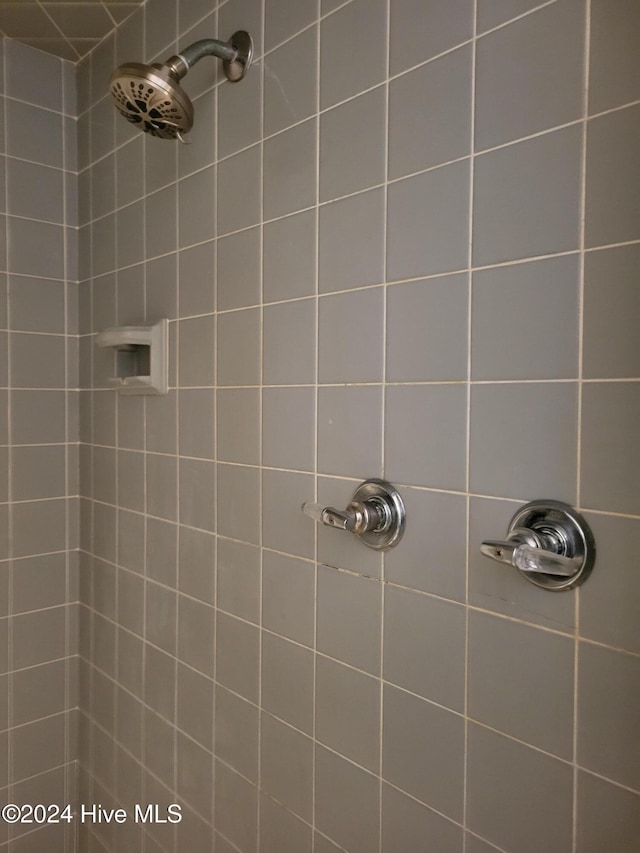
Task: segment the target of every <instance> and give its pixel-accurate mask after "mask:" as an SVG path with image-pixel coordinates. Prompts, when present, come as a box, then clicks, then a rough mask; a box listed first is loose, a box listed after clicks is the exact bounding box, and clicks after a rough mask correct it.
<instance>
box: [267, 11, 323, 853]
mask: <svg viewBox="0 0 640 853" xmlns="http://www.w3.org/2000/svg"><path fill="white" fill-rule="evenodd" d="M316 12H317V21H316V22H315V27H316V33H315V35H316V68H315V71H316V92H315V96H316V97H315V105H314V106H315V120H316V148H315V187H314V190H315V197H314V202H315V204H314V207H313V209H314V211H315V213H314V217H315V229H314V232H315V233H314V250H315V259H314V260H315V264H314V279H315V280H314V293H313V298H314V300H315V306H314V307H315V324H314V334H315V346H314V350H315V351H314V356H315V359H314V376H313V384H314V391H313V395H314V399H313V406H314V430H313V495H314V500H315V501H318V467H319V461H318V460H319V455H318V448H319V435H318V406H319V391H318V383H319V379H320V300H319V298H318V297H319V290H320V237H319V233H320V227H319V226H320V79H321V74H322V61H321V56H322V27H321V25H320V19H321V17H322V0H316ZM262 381H263V382H264V377H263V378H262ZM312 556H313V649H312V654H313V658H312V678H313V688H312V702H313V705H312V711H311V737H312V741H313V743H312V750H313V752H312V755H311V850H312V853H313V851H315V850H316V833H317V827H316V822H317V814H316V792H317V788H316V779H317V754H318V734H317V696H318V583H319V572H318V564H319V559H320V555H319V552H318V525H317V524H314V530H313V554H312Z"/></svg>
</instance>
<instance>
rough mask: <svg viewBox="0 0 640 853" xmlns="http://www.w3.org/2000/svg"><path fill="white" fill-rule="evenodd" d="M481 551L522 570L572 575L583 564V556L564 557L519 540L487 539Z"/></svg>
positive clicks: (564, 575)
mask: <svg viewBox="0 0 640 853" xmlns="http://www.w3.org/2000/svg"><path fill="white" fill-rule="evenodd" d="M480 551H481V552H482V553H483V554H484V555H485V557H491V559H493V560H497V561H498V562H499V563H506V564H507V565H509V566H514V567H515V568H516V569H520V571H521V572H537V573H539V574H545V575H560V576H561V577H572V576H573V575H574V574H575V573H576V571H577V570H578V569H579V568H580V566H581V565H582V559H581V558H576V557H563V556H562V554H558V553H556V552H555V551H547V550H546V548H542V547H540V546H538V545H528V544H527V543H526V542H522V541H519V540H512V541H499V540H486V541H484V542H483V543H482V545H481V546H480Z"/></svg>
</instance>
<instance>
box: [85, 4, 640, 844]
mask: <svg viewBox="0 0 640 853" xmlns="http://www.w3.org/2000/svg"><path fill="white" fill-rule="evenodd" d="M214 5H215V4H213V3H211V2H201V0H199V2H191V0H189V2H187V0H183V1H182V2H176V0H148V2H147V3H146V6H145V8H144V9H143V10H141V11H140V13H138V14H137V15H136V16H135V17H133V18H131V19H129V21H128V22H127V23H126V24H125V26H124V27H123V28H122V29H121V30H120V31H119V32H118V34H117V35H116V37H115V39H113V40H109V41H106V42H104V43H103V44H102V45H101V46H100V47H99V48H98V49H97V50H96V51H95V52H94V53H93V54H92V56H91V59H90V60H89V61H88V62H86V63H85V64H83V65H82V66H81V67H80V69H79V75H78V83H79V119H78V126H79V185H80V192H79V199H80V226H81V228H80V264H81V269H80V272H81V279H82V280H83V283H82V284H81V289H80V333H81V338H80V371H81V380H82V388H83V389H85V390H84V391H83V392H82V395H81V396H82V398H83V400H82V405H81V441H82V454H81V494H82V496H83V499H82V512H81V549H82V550H81V561H82V563H81V596H82V607H81V619H80V632H81V634H80V636H81V656H82V665H81V726H80V737H81V746H80V758H81V797H82V799H83V800H84V802H89V803H91V802H101V803H103V804H104V805H107V806H108V805H112V804H116V803H118V804H122V805H129V806H130V805H131V804H132V803H135V802H138V803H143V804H146V803H155V802H158V803H161V804H166V803H168V802H174V801H176V802H178V803H180V804H182V806H183V807H184V820H183V821H182V823H181V824H179V825H178V826H177V827H176V826H160V825H156V826H146V827H141V826H136V825H134V824H131V823H129V824H126V825H125V826H122V827H117V828H114V827H113V826H105V825H98V826H94V827H90V826H85V827H83V830H82V833H81V849H83V850H90V851H104V850H108V851H116V850H119V851H125V850H126V851H133V850H145V851H154V853H155V852H156V851H166V853H170V851H174V850H180V851H186V850H194V851H195V850H197V851H202V853H205V851H208V850H213V849H214V845H215V851H216V853H229V851H241V853H256V851H260V853H310V851H314V853H330V851H335V850H344V851H348V853H380V851H384V853H418V851H423V850H424V851H427V850H430V851H431V850H432V851H437V853H489V851H492V850H499V851H504V853H540V852H541V851H545V853H603V851H605V850H606V851H607V853H632V851H633V850H634V849H635V845H636V844H637V839H638V837H640V798H639V795H638V791H639V790H640V754H639V748H640V747H639V741H638V738H637V720H638V716H639V713H640V628H639V625H640V620H638V604H637V602H638V595H639V594H640V580H639V578H640V576H639V575H638V572H637V564H638V557H637V554H638V549H639V547H640V493H639V492H638V488H637V483H638V479H639V475H640V462H639V459H638V454H637V450H636V449H635V448H636V446H637V442H636V441H635V439H636V436H637V428H638V420H639V417H640V384H638V377H639V376H640V350H639V349H638V337H637V325H638V324H637V315H638V308H639V307H640V306H639V301H638V300H639V296H638V294H639V292H640V291H639V290H638V283H637V282H638V269H639V266H640V204H639V201H638V200H639V198H640V195H639V194H638V190H637V187H638V181H639V179H640V166H639V163H638V156H637V152H638V143H639V142H640V101H639V99H640V61H639V59H638V52H637V43H638V37H639V36H640V10H639V7H638V5H637V3H636V2H634V1H633V0H616V2H613V3H612V2H610V0H590V2H588V0H552V2H547V3H543V4H538V3H533V2H528V0H519V2H517V3H515V2H513V0H511V2H507V0H477V2H473V0H449V1H448V2H428V3H427V2H423V0H390V1H389V0H350V2H346V3H340V2H336V0H322V3H319V2H318V0H298V2H293V0H264V2H262V0H227V2H225V3H221V4H219V8H218V9H216V8H214ZM239 28H245V29H247V30H249V31H250V32H251V33H252V35H253V37H254V40H255V43H256V54H257V57H258V59H257V61H256V63H255V64H254V66H253V67H252V68H251V70H250V72H249V74H248V76H247V78H246V79H245V80H244V81H243V82H241V83H239V84H238V85H236V86H232V85H229V84H228V83H226V82H221V79H222V78H221V76H220V69H219V68H218V66H217V64H216V63H214V62H213V61H208V60H203V62H202V63H200V64H199V65H198V67H197V68H196V69H194V70H193V71H192V72H190V74H189V76H188V77H187V79H186V80H185V83H184V85H185V88H186V89H187V90H188V91H189V93H190V94H191V96H192V97H193V98H194V103H195V110H196V123H195V128H194V131H193V133H192V134H191V139H192V144H191V145H190V146H180V145H174V144H172V143H169V142H165V141H160V140H155V139H152V138H146V137H144V136H143V135H141V134H137V133H136V132H135V131H134V130H132V129H131V128H130V127H129V126H128V125H127V124H126V123H125V122H124V121H123V120H122V119H120V118H119V117H117V116H116V114H115V112H114V110H113V108H112V106H111V104H110V103H109V101H108V99H107V96H106V91H107V87H108V80H109V74H110V72H111V70H112V68H113V67H114V66H115V65H116V64H118V63H120V62H122V61H125V60H136V61H142V60H143V59H147V60H151V59H154V58H157V57H160V58H166V57H167V56H168V55H169V54H171V53H172V52H173V51H174V50H176V47H177V46H184V45H186V44H188V43H190V42H192V41H194V40H196V39H197V38H202V37H215V36H219V37H221V38H228V37H229V36H230V34H231V33H232V32H233V31H234V30H236V29H239ZM162 317H168V318H169V320H170V321H171V323H170V329H171V334H170V337H171V379H170V384H171V391H170V393H169V394H168V396H166V397H148V398H143V397H124V396H118V395H117V394H116V393H115V392H114V391H113V390H112V389H110V388H109V386H108V384H107V377H108V375H109V370H110V365H109V363H108V358H107V357H105V354H104V352H103V351H102V350H98V349H97V348H96V347H95V346H94V341H93V336H94V335H95V333H96V332H98V331H100V330H102V329H104V328H106V327H109V326H113V325H114V324H131V323H143V322H154V321H156V320H158V319H159V318H162ZM376 476H377V477H380V476H384V477H386V478H387V479H389V480H391V481H392V482H394V483H395V484H396V485H397V486H398V487H399V488H400V490H401V492H402V494H403V496H404V499H405V501H406V505H407V517H408V521H407V531H406V535H405V538H404V539H403V541H402V542H401V543H400V545H399V546H398V547H397V548H396V549H395V550H393V551H391V552H389V553H388V554H386V555H385V556H384V557H383V556H381V555H380V554H378V553H375V552H373V551H371V550H367V549H366V548H365V547H364V546H362V545H361V544H360V543H358V542H357V541H356V540H355V539H353V538H350V537H349V536H348V535H346V534H341V533H339V532H337V531H335V530H327V529H317V527H316V526H315V525H314V523H313V522H312V521H311V520H310V519H308V518H306V517H305V516H303V515H302V513H301V511H300V505H301V503H302V502H303V501H304V500H311V499H314V498H316V497H317V499H318V500H320V501H321V502H323V503H331V504H334V505H336V506H342V505H344V504H346V502H347V501H348V500H349V498H350V495H351V493H352V491H353V489H354V487H355V486H356V485H357V484H358V482H359V481H360V480H362V479H365V478H367V477H376ZM541 497H547V498H552V499H556V500H564V501H567V502H569V503H571V504H573V505H575V506H577V507H578V508H580V509H581V510H583V511H584V513H585V515H586V517H587V519H588V521H589V523H590V524H591V526H592V528H593V532H594V534H595V538H596V541H597V545H598V558H597V564H596V568H595V570H594V573H593V575H592V577H591V578H590V579H589V580H588V581H587V583H586V585H585V586H584V587H582V588H581V589H580V590H579V591H578V592H570V593H562V594H552V593H549V592H544V591H541V590H539V589H538V588H536V587H534V586H533V585H531V584H529V583H528V582H527V581H525V580H524V579H523V578H521V577H520V576H519V575H518V574H517V573H516V572H515V571H512V570H509V569H507V568H505V567H503V566H499V565H497V564H494V563H491V562H490V561H489V560H487V559H485V558H483V557H481V556H480V554H479V543H480V541H481V540H482V539H483V538H487V537H489V538H492V537H493V538H495V537H500V536H502V535H504V533H505V532H506V527H507V524H508V522H509V519H510V517H511V515H512V513H513V512H514V510H515V509H516V508H517V507H518V506H519V505H520V504H521V503H522V502H524V501H527V500H532V499H534V498H541Z"/></svg>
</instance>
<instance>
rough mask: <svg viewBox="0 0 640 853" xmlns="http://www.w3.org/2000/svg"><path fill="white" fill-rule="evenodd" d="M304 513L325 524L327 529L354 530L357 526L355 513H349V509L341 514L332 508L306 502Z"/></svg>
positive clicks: (303, 508) (303, 506)
mask: <svg viewBox="0 0 640 853" xmlns="http://www.w3.org/2000/svg"><path fill="white" fill-rule="evenodd" d="M302 511H303V512H304V514H305V515H308V516H309V518H312V519H313V520H314V521H318V522H319V523H320V524H324V525H326V526H327V527H337V528H338V529H339V530H352V529H353V527H354V525H355V513H353V512H349V509H348V508H347V510H345V511H344V512H341V511H340V510H339V509H335V507H332V506H324V507H323V506H322V504H316V503H312V502H311V501H305V502H304V503H303V504H302Z"/></svg>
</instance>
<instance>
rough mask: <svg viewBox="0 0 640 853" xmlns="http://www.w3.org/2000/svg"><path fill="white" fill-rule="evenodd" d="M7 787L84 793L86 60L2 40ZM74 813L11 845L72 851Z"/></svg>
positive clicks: (23, 793)
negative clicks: (81, 79)
mask: <svg viewBox="0 0 640 853" xmlns="http://www.w3.org/2000/svg"><path fill="white" fill-rule="evenodd" d="M0 86H1V94H2V97H1V99H0V116H1V117H2V131H1V133H0V146H1V152H0V153H1V163H0V181H1V184H2V189H1V192H0V198H1V199H2V201H1V202H0V204H1V210H2V223H1V226H0V244H1V246H2V248H1V250H0V268H1V270H2V272H1V273H0V277H1V282H0V341H1V342H0V400H1V403H0V490H1V493H0V799H1V800H2V802H3V804H4V803H7V802H19V803H23V802H46V803H57V804H61V805H63V804H65V803H67V802H69V803H73V802H74V801H75V783H76V775H77V764H76V759H77V734H76V733H77V705H78V696H77V681H78V679H77V673H78V658H77V622H78V605H77V601H78V551H77V548H78V541H77V540H78V498H77V495H78V430H77V422H78V397H79V395H78V391H77V389H78V377H77V343H78V337H77V332H78V329H77V304H78V285H77V270H76V265H75V258H76V256H77V245H76V238H77V227H76V221H77V218H76V202H75V199H76V196H77V164H76V122H75V116H76V104H75V69H74V67H73V66H72V65H71V64H69V63H66V62H63V61H62V60H60V59H58V58H56V57H53V56H49V55H47V54H44V53H40V51H36V50H33V49H32V48H29V47H24V46H23V45H20V44H18V43H16V42H11V41H8V40H5V39H2V40H1V41H0ZM73 837H74V829H73V827H72V826H66V825H65V824H64V823H61V824H59V825H58V826H51V827H50V828H48V829H44V830H38V829H37V828H36V831H34V826H33V825H32V826H29V825H26V824H25V825H24V826H20V825H16V826H13V827H11V829H10V828H9V825H8V824H7V823H5V822H2V823H1V824H0V849H2V850H7V851H12V852H13V851H16V853H18V851H27V850H35V849H43V847H42V846H41V845H44V846H45V847H47V846H48V845H49V844H50V846H51V849H54V847H56V846H57V849H62V848H63V845H65V846H66V849H69V850H71V849H73Z"/></svg>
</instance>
